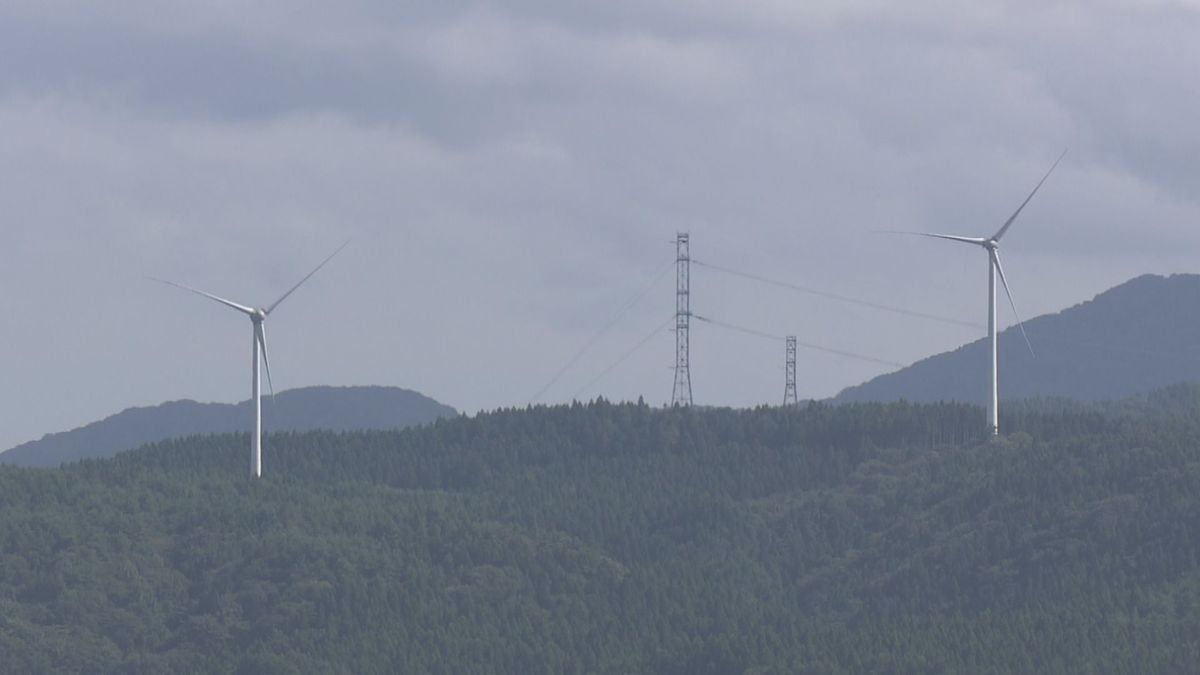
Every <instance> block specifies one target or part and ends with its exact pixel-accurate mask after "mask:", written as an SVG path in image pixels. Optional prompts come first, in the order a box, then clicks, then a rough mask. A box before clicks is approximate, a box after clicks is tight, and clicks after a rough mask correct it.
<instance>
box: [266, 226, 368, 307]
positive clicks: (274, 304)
mask: <svg viewBox="0 0 1200 675" xmlns="http://www.w3.org/2000/svg"><path fill="white" fill-rule="evenodd" d="M349 245H350V240H349V239H347V240H346V241H345V243H343V244H342V245H341V246H339V247H338V249H337V250H336V251H334V252H333V253H330V254H329V257H328V258H326V259H324V260H322V261H321V264H320V265H317V266H316V267H314V268H313V271H311V272H309V273H308V274H306V275H304V278H303V279H301V280H300V281H298V282H297V283H296V285H295V286H292V287H291V288H290V289H288V292H287V293H284V294H283V295H282V296H280V297H279V299H278V300H276V301H275V302H273V303H271V306H270V307H267V309H266V313H267V314H270V313H271V312H273V311H275V308H276V307H278V306H279V303H281V302H283V301H284V300H287V297H288V296H289V295H291V294H292V293H295V292H296V289H297V288H300V286H301V285H302V284H303V283H304V282H306V281H308V280H309V278H310V277H311V276H312V275H314V274H316V273H317V271H318V270H320V269H321V268H322V267H324V266H325V263H327V262H329V261H330V260H333V256H335V255H337V254H339V253H341V252H342V249H344V248H346V247H347V246H349Z"/></svg>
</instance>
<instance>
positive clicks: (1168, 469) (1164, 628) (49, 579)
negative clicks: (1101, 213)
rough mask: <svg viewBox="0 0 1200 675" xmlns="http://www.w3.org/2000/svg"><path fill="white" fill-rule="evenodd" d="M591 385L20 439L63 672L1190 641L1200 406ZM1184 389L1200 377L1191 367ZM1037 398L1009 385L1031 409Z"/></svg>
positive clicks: (1198, 647) (21, 560)
mask: <svg viewBox="0 0 1200 675" xmlns="http://www.w3.org/2000/svg"><path fill="white" fill-rule="evenodd" d="M1193 393H1194V392H1185V391H1183V390H1180V391H1177V392H1175V393H1174V394H1171V393H1167V394H1164V396H1167V397H1168V398H1170V399H1171V400H1172V401H1175V402H1176V406H1175V408H1174V409H1172V410H1170V411H1169V412H1166V413H1164V414H1155V415H1145V414H1142V413H1140V412H1137V411H1136V406H1135V407H1133V408H1130V409H1129V410H1126V411H1117V410H1108V411H1099V410H1080V411H1066V410H1057V411H1054V412H1051V413H1040V412H1037V411H1036V410H1026V411H1021V412H1019V414H1013V415H1010V416H1009V417H1008V418H1006V419H1005V421H1004V424H1005V428H1008V429H1013V430H1014V433H1012V434H1011V435H1010V436H1008V437H1006V438H1003V439H1001V440H999V441H995V442H984V441H981V440H979V439H978V438H976V437H974V436H973V434H974V430H977V429H979V427H980V424H979V421H980V419H982V412H981V411H980V410H978V409H976V408H972V407H969V406H963V405H930V406H914V405H908V404H891V405H852V406H825V405H812V406H810V407H807V408H804V409H799V410H782V409H767V408H764V409H758V410H752V411H732V410H703V411H701V410H655V409H650V408H647V407H644V406H636V405H611V404H607V403H603V402H601V403H597V404H593V405H587V406H583V405H577V406H572V407H557V408H537V409H532V410H526V411H509V412H500V413H495V414H490V415H482V416H480V417H477V418H470V419H468V418H457V419H453V420H444V421H441V422H437V423H435V424H433V425H431V426H427V427H423V428H419V429H409V430H404V431H395V432H350V433H330V432H313V433H304V434H280V435H272V436H270V437H269V438H268V442H267V448H268V450H267V452H268V453H269V454H268V456H269V457H270V458H271V461H270V462H269V463H268V468H269V470H268V473H267V474H266V475H265V477H264V478H263V479H261V480H257V481H256V480H251V479H250V478H249V477H248V476H246V475H245V474H246V467H245V463H246V462H245V445H246V437H245V436H244V435H226V436H215V437H204V438H191V439H184V440H174V441H169V442H164V443H161V444H158V445H156V446H151V447H147V448H143V449H140V450H137V451H134V452H129V453H123V454H121V455H119V456H117V457H115V458H113V459H108V460H89V461H84V462H82V463H79V464H73V465H69V466H67V467H65V468H64V469H62V470H61V471H54V472H47V471H38V470H32V469H23V468H15V467H0V555H2V556H3V557H2V559H0V654H3V655H4V657H5V659H4V660H5V667H6V668H8V669H11V671H12V672H27V673H40V672H56V673H73V672H88V673H127V672H136V673H188V672H244V673H299V672H330V673H392V672H404V673H447V674H449V673H664V674H676V673H678V674H680V675H682V674H684V673H687V674H689V675H695V674H699V675H704V674H725V673H730V674H733V673H879V672H890V673H967V672H969V673H1011V672H1061V673H1097V672H1104V673H1147V672H1190V670H1191V669H1192V668H1193V667H1194V664H1195V663H1196V662H1197V659H1198V658H1200V639H1198V638H1197V637H1196V636H1197V635H1200V535H1198V534H1197V533H1200V498H1198V497H1197V495H1200V410H1197V409H1196V408H1195V407H1187V405H1186V404H1185V403H1183V401H1186V399H1187V397H1188V396H1190V395H1192V394H1193ZM1193 400H1194V397H1193ZM1016 412H1017V411H1014V413H1016Z"/></svg>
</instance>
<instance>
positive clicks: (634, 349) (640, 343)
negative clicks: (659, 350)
mask: <svg viewBox="0 0 1200 675" xmlns="http://www.w3.org/2000/svg"><path fill="white" fill-rule="evenodd" d="M672 264H674V263H672ZM674 320H675V315H674V314H672V315H671V316H670V317H668V318H667V320H666V321H664V322H662V323H661V324H659V325H658V326H655V328H654V330H653V331H651V332H650V334H649V335H647V336H646V337H644V338H642V339H641V340H639V341H638V343H637V344H635V345H634V346H633V347H632V348H631V349H630V350H629V351H627V352H625V353H624V354H623V355H621V358H619V359H617V360H616V361H614V362H613V363H612V364H611V365H610V366H609V367H607V368H605V369H604V370H602V371H600V374H599V375H597V376H596V377H594V378H592V380H591V381H590V382H588V383H587V384H585V385H583V386H582V387H580V388H579V389H578V390H577V391H576V392H575V393H574V394H573V395H572V396H571V398H573V399H578V398H579V395H580V394H582V393H583V392H585V391H587V390H588V389H590V388H591V387H592V385H594V384H596V383H597V382H599V381H600V380H601V379H603V378H604V376H605V375H608V374H609V373H610V372H612V371H613V370H614V369H615V368H616V367H617V366H619V365H621V364H622V363H625V361H626V360H628V359H629V357H631V356H633V355H634V354H635V353H637V351H638V350H639V349H641V348H642V347H644V346H645V345H646V343H647V342H649V341H650V340H652V339H653V338H654V336H655V335H658V334H659V333H661V332H662V331H663V330H664V329H666V327H667V326H668V325H670V324H671V322H672V321H674Z"/></svg>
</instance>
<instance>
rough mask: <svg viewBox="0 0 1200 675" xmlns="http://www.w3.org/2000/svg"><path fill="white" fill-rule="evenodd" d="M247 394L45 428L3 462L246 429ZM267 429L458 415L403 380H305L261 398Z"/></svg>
mask: <svg viewBox="0 0 1200 675" xmlns="http://www.w3.org/2000/svg"><path fill="white" fill-rule="evenodd" d="M250 406H251V402H250V401H248V400H247V401H242V402H241V403H237V404H229V403H197V402H196V401H187V400H184V401H170V402H167V403H163V404H160V405H157V406H152V407H146V408H129V409H128V410H125V411H122V412H119V413H117V414H115V415H112V416H110V417H107V418H105V419H103V420H100V421H98V422H93V423H91V424H88V425H86V426H83V427H80V428H78V429H73V430H71V431H64V432H61V433H54V434H47V435H45V436H43V437H42V438H41V439H40V440H36V441H30V442H28V443H23V444H21V445H18V446H16V447H14V448H12V449H10V450H7V451H5V452H2V453H0V463H2V464H19V465H22V466H43V467H49V466H58V465H59V464H62V463H63V462H72V461H75V460H79V459H85V458H89V457H111V456H113V455H115V454H117V453H118V452H121V451H124V450H132V449H133V448H137V447H139V446H142V445H145V444H147V443H153V442H155V441H162V440H166V439H168V438H175V437H179V436H192V435H196V434H214V433H227V432H234V431H245V430H248V429H249V428H250V425H251V424H252V423H253V419H254V417H253V412H252V409H251V407H250ZM263 407H264V410H265V412H266V415H265V423H266V430H267V431H312V430H315V429H330V430H333V431H350V430H359V429H401V428H404V427H408V426H412V425H416V424H425V423H427V422H432V421H433V420H436V419H439V418H442V417H453V416H455V415H456V414H458V413H457V412H456V411H455V410H454V408H451V407H450V406H447V405H443V404H441V403H438V402H437V401H435V400H433V399H431V398H429V397H427V396H423V395H421V394H418V393H417V392H415V391H409V390H407V389H400V388H398V387H302V388H299V389H289V390H287V391H281V392H279V394H278V395H277V396H275V397H274V399H273V400H272V399H271V398H268V397H264V399H263Z"/></svg>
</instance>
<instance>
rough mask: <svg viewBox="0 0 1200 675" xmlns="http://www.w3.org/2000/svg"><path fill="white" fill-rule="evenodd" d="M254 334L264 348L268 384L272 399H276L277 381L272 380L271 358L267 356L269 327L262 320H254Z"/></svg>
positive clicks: (260, 347)
mask: <svg viewBox="0 0 1200 675" xmlns="http://www.w3.org/2000/svg"><path fill="white" fill-rule="evenodd" d="M254 336H255V339H256V340H258V347H259V349H261V350H262V356H263V365H264V366H266V367H267V386H268V387H270V388H271V400H272V401H274V400H275V383H274V382H272V381H271V359H270V358H268V357H267V329H266V327H265V326H263V323H262V322H261V321H256V322H254Z"/></svg>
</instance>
